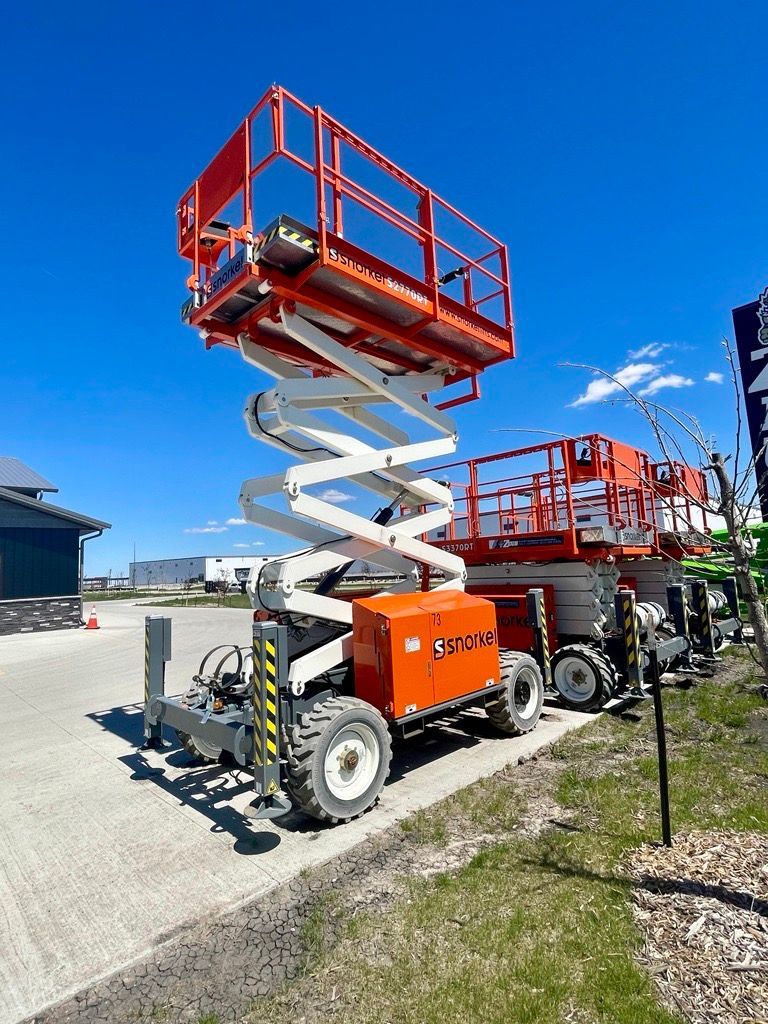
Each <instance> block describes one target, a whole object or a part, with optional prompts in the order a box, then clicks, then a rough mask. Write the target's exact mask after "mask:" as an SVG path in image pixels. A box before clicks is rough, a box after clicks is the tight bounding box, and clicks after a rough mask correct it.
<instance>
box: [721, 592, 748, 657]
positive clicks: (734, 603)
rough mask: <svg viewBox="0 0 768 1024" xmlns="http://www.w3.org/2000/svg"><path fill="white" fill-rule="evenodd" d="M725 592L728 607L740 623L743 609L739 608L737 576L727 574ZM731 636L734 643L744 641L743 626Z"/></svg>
mask: <svg viewBox="0 0 768 1024" xmlns="http://www.w3.org/2000/svg"><path fill="white" fill-rule="evenodd" d="M723 593H724V594H725V599H726V601H727V602H728V607H729V609H730V611H731V615H732V616H733V618H734V619H736V620H737V621H738V622H739V623H740V622H741V609H740V608H739V589H738V587H737V586H736V579H735V577H733V576H726V578H725V579H724V580H723ZM731 637H732V639H731V642H732V643H734V644H743V643H744V631H743V629H742V628H741V626H739V627H738V628H737V629H734V631H733V633H732V634H731Z"/></svg>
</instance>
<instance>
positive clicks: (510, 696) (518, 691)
mask: <svg viewBox="0 0 768 1024" xmlns="http://www.w3.org/2000/svg"><path fill="white" fill-rule="evenodd" d="M499 660H500V662H501V682H502V683H506V686H505V687H504V689H503V690H500V691H499V693H498V696H497V697H496V698H495V699H494V700H493V701H489V703H488V704H486V706H485V710H486V713H487V715H488V717H489V718H490V720H491V722H492V723H493V725H495V726H496V728H497V729H499V730H500V731H501V732H505V733H507V735H509V736H521V735H522V734H523V733H526V732H530V731H531V729H533V728H534V726H535V725H536V723H537V722H538V720H539V718H540V717H541V705H542V703H543V701H544V681H543V679H542V678H541V672H540V671H539V666H538V665H537V664H536V662H535V661H534V660H533V658H532V657H531V656H530V654H522V653H520V652H519V651H500V652H499Z"/></svg>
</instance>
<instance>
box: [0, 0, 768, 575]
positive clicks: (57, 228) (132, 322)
mask: <svg viewBox="0 0 768 1024" xmlns="http://www.w3.org/2000/svg"><path fill="white" fill-rule="evenodd" d="M470 10H471V18H470V16H469V12H470ZM284 11H286V12H289V13H285V14H284V13H283V12H284ZM766 12H767V9H766V6H765V4H764V3H750V2H743V3H739V4H724V3H707V2H698V3H695V4H694V3H687V2H682V3H681V2H677V3H673V4H669V3H659V2H647V3H645V4H642V5H638V4H634V3H631V4H630V3H610V4H608V3H605V4H597V3H582V4H573V3H563V2H556V3H549V4H536V5H534V4H523V3H511V4H510V3H505V4H493V3H490V4H484V5H479V6H476V7H474V8H471V9H470V8H468V7H467V6H466V5H465V4H461V5H458V4H452V3H450V2H446V3H443V4H440V5H430V6H429V7H425V6H420V5H414V4H398V3H389V4H386V5H384V6H382V5H375V6H373V7H372V6H371V5H367V4H354V5H353V4H345V3H336V4H334V5H331V6H328V5H305V4H301V3H297V4H293V5H256V4H250V3H230V4H227V3H225V2H219V3H217V4H206V5H202V4H197V3H193V2H185V3H183V4H182V3H177V2H173V0H168V2H166V3H162V4H159V3H156V2H155V3H152V4H150V3H143V2H137V3H135V4H130V5H104V4H99V5H91V4H88V3H80V4H76V5H59V4H40V3H35V2H28V3H26V4H23V5H20V4H17V5H14V6H13V9H12V12H11V13H10V15H6V20H5V22H4V36H5V38H4V46H3V50H4V53H3V61H2V69H1V70H0V75H2V76H3V78H4V79H5V81H4V82H3V95H4V96H5V97H6V98H5V102H4V110H3V122H4V123H3V140H4V145H3V159H2V161H0V195H2V203H1V204H0V219H1V220H2V224H3V228H4V231H3V236H4V238H5V245H4V246H3V250H2V254H1V255H0V262H1V263H2V280H3V298H4V303H3V305H4V317H3V319H4V336H5V337H4V340H5V345H4V359H3V364H2V372H3V385H4V386H3V398H4V402H3V405H4V416H3V427H4V430H3V434H4V436H3V440H2V443H1V444H0V454H8V455H15V456H17V457H19V458H21V459H23V460H24V461H26V462H28V463H29V464H30V465H32V466H33V467H34V468H35V469H37V470H39V471H40V472H41V473H43V474H44V475H45V476H47V477H49V478H50V479H52V480H53V481H54V482H55V483H57V484H58V486H59V487H60V494H59V495H58V496H57V500H59V501H60V502H61V503H62V504H64V505H65V506H68V507H71V508H75V509H78V510H80V511H83V512H85V513H88V514H91V515H93V516H96V517H99V518H103V519H106V520H108V521H110V522H112V523H113V524H114V525H113V528H112V530H111V531H109V533H108V534H107V535H106V536H105V537H104V538H102V539H101V540H99V541H96V542H94V543H93V544H92V545H91V551H90V552H89V555H88V561H87V566H86V569H87V571H88V572H89V573H97V572H106V571H107V570H109V569H111V570H112V571H113V573H118V572H120V571H124V570H126V569H127V564H128V561H129V559H130V557H131V552H132V549H133V545H134V543H135V544H136V549H137V552H138V554H139V557H143V558H153V557H163V556H176V555H183V554H197V553H217V554H221V553H230V552H231V553H235V552H237V551H245V550H250V548H249V549H246V548H241V547H236V545H243V544H248V545H251V546H252V550H253V551H254V552H267V551H271V550H278V549H282V546H281V545H280V541H279V539H278V538H275V537H274V535H270V534H267V533H259V532H258V531H257V530H256V529H255V528H253V527H248V526H239V525H227V520H228V519H232V518H238V516H239V509H238V506H237V494H238V490H239V486H240V482H241V480H242V479H243V478H245V477H249V476H255V475H259V474H260V473H261V472H269V471H274V470H275V469H277V468H278V467H279V466H282V465H285V462H284V461H282V460H281V459H280V457H279V456H278V455H277V454H274V453H272V452H270V450H268V449H266V448H264V447H263V446H259V445H257V444H256V443H255V442H253V441H252V440H250V439H249V437H248V436H247V434H246V432H245V429H244V426H243V423H242V420H241V415H240V413H241V406H242V401H243V398H244V397H245V396H246V395H247V394H248V393H249V392H250V391H253V390H256V389H258V388H260V387H261V386H263V383H264V379H263V378H262V379H259V378H258V377H257V375H256V374H255V373H254V372H253V371H251V370H249V369H248V368H247V367H246V366H245V365H244V364H242V363H241V362H240V360H239V357H238V356H237V355H236V354H235V353H234V352H232V351H229V350H225V349H222V348H218V349H216V350H213V351H211V352H205V350H204V348H203V346H202V343H201V342H200V340H199V339H198V337H197V335H196V333H195V332H194V331H192V330H190V329H189V328H185V327H184V326H183V325H182V324H180V322H179V319H178V309H179V306H180V304H181V302H182V301H183V299H184V298H185V290H184V279H185V277H186V274H187V269H186V266H185V265H184V264H183V262H182V261H181V260H180V259H179V258H178V256H177V254H176V251H175V222H174V211H175V206H176V202H177V200H178V198H179V196H180V195H181V193H182V192H183V191H184V189H185V188H186V187H187V185H188V184H189V183H190V182H191V181H192V180H193V179H194V177H195V176H196V175H197V174H198V173H199V172H200V171H201V170H202V168H203V167H204V166H205V164H206V163H207V161H208V160H209V159H210V158H211V156H212V155H213V153H214V152H215V151H216V150H217V149H218V148H219V146H220V145H221V144H222V143H223V142H224V141H225V139H226V138H227V137H228V135H229V133H230V132H231V131H232V130H233V128H234V127H235V126H236V125H237V123H238V122H239V121H240V120H241V119H242V118H243V116H244V115H245V114H246V113H247V112H248V110H249V109H250V108H251V106H252V105H253V103H254V102H255V101H256V100H257V99H258V97H259V96H260V95H261V93H262V92H263V91H264V89H265V88H266V87H267V86H268V85H269V84H270V83H271V82H273V81H278V82H280V83H282V84H283V85H285V86H286V87H287V88H289V89H290V90H292V91H293V92H294V93H296V94H297V95H298V96H300V97H302V98H303V99H304V100H305V101H306V102H308V103H310V104H315V103H319V104H320V105H321V106H323V107H324V108H325V109H326V110H328V111H329V112H330V113H332V114H333V115H334V116H335V117H337V118H338V119H339V120H341V121H342V122H344V123H345V124H347V125H349V127H351V128H352V129H353V130H355V131H357V132H358V133H359V134H361V135H362V136H363V137H364V138H366V139H367V140H368V141H370V142H371V143H372V144H373V145H375V146H376V147H377V148H379V149H381V150H382V151H383V152H385V153H386V154H387V155H388V156H390V157H391V158H392V159H393V160H395V161H396V162H398V163H400V164H401V165H402V166H404V167H405V168H406V169H408V170H409V171H411V172H412V173H413V174H414V175H415V176H416V177H417V178H419V179H421V180H422V181H425V182H426V183H428V184H429V185H430V186H431V187H433V188H434V189H435V190H436V191H437V192H439V193H440V194H442V195H443V196H445V197H446V198H447V199H448V200H450V201H451V202H453V203H454V204H455V205H456V206H457V207H459V208H460V209H462V210H463V211H465V212H466V213H467V214H468V215H469V216H471V217H472V218H473V219H474V220H476V221H477V222H479V223H481V224H483V225H484V226H485V227H487V228H488V229H489V230H491V231H492V232H493V233H494V234H496V235H497V236H498V237H501V238H502V239H504V240H505V241H506V242H507V244H508V246H509V252H510V259H511V268H512V272H513V279H514V297H515V314H516V328H517V337H518V358H517V359H516V360H514V362H513V363H511V364H509V365H507V366H503V367H500V368H498V369H494V370H492V371H490V372H489V373H487V374H486V375H485V379H484V380H483V391H484V398H483V401H482V402H480V403H474V404H472V405H469V406H465V407H463V408H462V409H460V410H458V413H457V420H458V423H459V427H460V430H461V446H460V453H461V454H463V455H466V456H470V455H479V454H483V453H487V452H490V451H493V450H500V449H503V448H508V447H514V446H515V445H516V444H517V443H518V440H519V441H520V443H523V441H524V440H525V439H526V435H525V434H519V435H518V434H515V435H511V434H500V433H497V432H495V431H496V430H497V429H498V428H499V427H515V428H526V429H527V428H546V429H548V430H553V431H563V432H565V433H569V434H573V433H581V432H585V431H595V430H597V431H602V432H604V433H607V434H609V435H611V436H615V437H618V438H620V439H622V440H626V441H635V440H636V441H638V442H642V443H644V442H645V441H646V440H647V439H646V437H645V435H644V431H643V429H642V424H641V422H640V421H639V419H638V417H637V416H636V415H635V414H633V413H631V412H629V411H628V410H625V409H622V408H618V407H614V406H608V405H604V404H601V402H600V401H599V400H597V401H586V400H584V401H581V402H580V403H579V402H578V401H577V399H578V397H579V396H580V395H582V396H583V395H587V397H590V398H592V397H595V398H597V399H599V398H600V395H599V394H597V395H595V394H594V392H595V388H594V385H593V388H592V392H591V393H590V392H588V390H587V389H588V386H589V384H590V378H589V375H588V374H587V373H585V372H583V371H576V370H573V369H568V368H564V367H562V366H560V365H559V364H561V363H563V362H567V361H571V362H585V363H589V364H593V365H599V366H602V367H605V368H606V369H608V370H611V371H616V370H618V369H620V368H625V367H627V366H628V365H629V366H631V367H633V369H631V370H629V371H627V372H628V374H629V377H630V378H632V379H634V380H637V382H638V387H649V386H650V387H651V388H654V387H659V384H658V381H659V379H660V378H666V380H664V381H662V383H664V384H665V385H666V386H665V387H664V388H662V389H661V390H659V391H658V398H659V400H665V401H667V400H669V401H671V402H674V404H676V405H679V406H681V407H683V408H686V409H689V410H691V411H693V412H696V413H697V414H698V415H699V416H700V418H701V420H702V422H703V424H704V425H705V427H706V429H707V430H709V431H712V432H715V433H716V434H718V435H719V436H721V437H722V438H723V447H725V448H727V446H728V444H727V438H728V437H729V436H730V435H731V433H732V423H733V420H732V402H731V396H730V393H729V391H728V388H727V385H723V384H718V383H715V382H711V381H707V380H706V377H707V375H708V374H711V373H715V374H718V373H722V372H723V371H724V365H723V359H722V350H721V346H720V338H721V337H722V335H723V334H724V333H730V332H731V323H730V310H731V308H732V307H733V306H735V305H739V304H741V303H744V302H747V301H750V300H752V299H753V298H755V297H756V296H757V294H758V292H759V291H760V290H761V289H762V288H764V287H765V286H766V284H768V246H767V245H766V242H767V241H768V204H766V193H765V181H766V168H768V132H766V116H765V115H766V110H765V100H766V95H768V70H767V68H768V65H766V61H765V38H766V29H767V28H768V25H767V24H766V22H767V21H768V17H767V13H766ZM287 212H290V211H287ZM649 346H650V347H649ZM631 353H635V355H631ZM654 381H656V382H657V383H656V384H654ZM689 381H690V382H691V383H688V382H689ZM675 385H677V386H676V387H675ZM598 390H599V389H598ZM574 403H576V404H574ZM224 527H226V528H224ZM206 528H213V529H217V530H219V531H220V532H218V533H193V532H188V531H192V530H204V529H206ZM254 545H258V546H254Z"/></svg>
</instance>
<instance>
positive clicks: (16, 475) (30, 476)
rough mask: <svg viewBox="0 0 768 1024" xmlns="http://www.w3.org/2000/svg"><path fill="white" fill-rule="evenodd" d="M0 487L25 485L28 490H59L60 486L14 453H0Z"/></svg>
mask: <svg viewBox="0 0 768 1024" xmlns="http://www.w3.org/2000/svg"><path fill="white" fill-rule="evenodd" d="M0 487H23V488H24V490H27V491H58V489H59V488H58V487H56V486H55V484H52V483H51V481H50V480H46V479H45V477H44V476H40V474H39V473H36V472H35V471H34V469H30V468H29V466H27V465H25V464H24V463H23V462H22V461H21V460H20V459H15V458H13V456H12V455H0Z"/></svg>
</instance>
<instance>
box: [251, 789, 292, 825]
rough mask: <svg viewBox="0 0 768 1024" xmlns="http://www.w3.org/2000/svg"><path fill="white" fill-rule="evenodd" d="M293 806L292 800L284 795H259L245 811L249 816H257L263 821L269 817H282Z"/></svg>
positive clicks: (256, 817)
mask: <svg viewBox="0 0 768 1024" xmlns="http://www.w3.org/2000/svg"><path fill="white" fill-rule="evenodd" d="M292 808H293V804H292V803H291V801H290V800H289V799H288V798H287V797H284V796H276V795H274V794H273V795H271V796H257V797H256V799H255V800H254V801H253V803H251V804H248V806H247V807H246V808H245V810H244V811H243V814H244V815H245V816H246V817H247V818H255V819H257V820H259V821H263V820H265V819H267V818H282V816H283V815H284V814H288V813H289V812H290V811H291V810H292Z"/></svg>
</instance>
